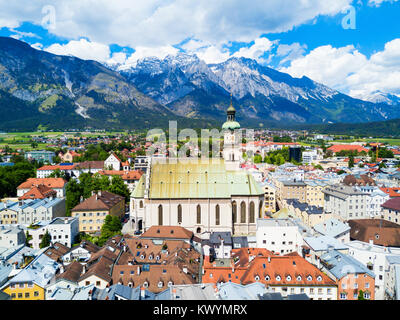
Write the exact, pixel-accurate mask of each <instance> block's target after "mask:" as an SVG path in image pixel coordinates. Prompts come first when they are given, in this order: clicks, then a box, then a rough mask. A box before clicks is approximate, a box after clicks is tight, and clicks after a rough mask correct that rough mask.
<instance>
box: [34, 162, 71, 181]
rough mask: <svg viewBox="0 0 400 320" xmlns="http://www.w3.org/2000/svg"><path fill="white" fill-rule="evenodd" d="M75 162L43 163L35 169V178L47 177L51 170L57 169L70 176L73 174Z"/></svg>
mask: <svg viewBox="0 0 400 320" xmlns="http://www.w3.org/2000/svg"><path fill="white" fill-rule="evenodd" d="M75 166H76V165H75V164H73V163H60V164H57V165H44V166H42V167H40V168H38V169H37V170H36V178H38V179H44V178H48V177H49V176H50V175H51V174H52V173H53V172H55V171H57V170H59V171H61V172H62V173H65V174H67V175H69V176H70V177H72V176H74V174H73V172H74V168H75Z"/></svg>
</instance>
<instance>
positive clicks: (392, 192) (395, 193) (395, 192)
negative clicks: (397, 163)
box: [379, 188, 400, 197]
mask: <svg viewBox="0 0 400 320" xmlns="http://www.w3.org/2000/svg"><path fill="white" fill-rule="evenodd" d="M379 189H381V190H382V191H383V192H384V193H386V194H388V195H389V196H390V197H400V188H379Z"/></svg>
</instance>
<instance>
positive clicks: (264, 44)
mask: <svg viewBox="0 0 400 320" xmlns="http://www.w3.org/2000/svg"><path fill="white" fill-rule="evenodd" d="M275 43H276V42H275V41H270V40H268V39H267V38H264V37H262V38H258V39H256V40H255V41H254V44H253V45H252V46H250V47H249V48H247V47H243V48H240V50H239V51H236V52H235V53H234V54H233V55H232V56H233V57H244V58H249V59H254V60H257V61H258V62H261V63H262V62H265V59H263V58H262V56H263V55H264V54H265V53H267V52H268V51H270V50H271V49H272V47H273V46H274V44H275Z"/></svg>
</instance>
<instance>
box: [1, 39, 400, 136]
mask: <svg viewBox="0 0 400 320" xmlns="http://www.w3.org/2000/svg"><path fill="white" fill-rule="evenodd" d="M230 94H232V99H233V104H234V106H235V108H236V110H237V118H238V120H239V121H240V123H242V124H243V125H245V126H259V125H266V126H267V125H269V124H274V125H278V126H279V125H280V126H285V125H286V124H289V123H290V124H296V123H300V124H301V123H304V124H310V123H312V124H319V123H338V122H345V123H346V122H347V123H355V122H369V121H380V120H388V119H394V118H400V99H398V100H396V98H398V97H397V96H394V95H392V96H385V99H383V98H377V99H375V100H373V99H370V100H371V101H363V100H360V99H355V98H352V97H350V96H348V95H345V94H343V93H340V92H338V91H336V90H333V89H331V88H329V87H327V86H325V85H323V84H320V83H317V82H315V81H313V80H311V79H309V78H307V77H302V78H293V77H291V76H290V75H288V74H285V73H282V72H279V71H277V70H274V69H271V68H268V67H265V66H262V65H260V64H258V63H257V62H256V61H255V60H251V59H247V58H231V59H229V60H227V61H225V62H222V63H219V64H206V63H205V62H204V61H202V60H200V59H199V58H198V57H197V56H196V55H189V54H185V53H179V54H177V55H175V56H167V57H166V58H164V59H158V58H154V57H149V58H144V59H141V60H138V61H137V62H136V63H135V64H134V65H130V66H126V65H120V66H118V65H114V66H107V65H102V64H100V63H98V62H95V61H91V60H81V59H79V58H76V57H70V56H59V55H54V54H51V53H49V52H46V51H41V50H36V49H34V48H32V47H31V46H29V45H28V44H26V43H24V42H21V41H19V40H15V39H12V38H5V37H0V112H1V114H3V117H2V120H1V121H0V129H2V130H18V129H19V130H33V129H36V128H37V127H38V126H39V125H41V126H45V127H47V128H49V129H66V128H84V127H93V128H107V129H127V128H151V127H157V126H158V127H159V126H162V127H167V126H168V120H177V121H178V125H179V127H182V126H191V127H212V126H220V124H221V121H224V119H225V118H226V113H225V112H226V109H227V107H228V105H229V103H230V99H231V98H230ZM381 95H382V94H381Z"/></svg>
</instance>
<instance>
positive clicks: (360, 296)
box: [358, 290, 365, 300]
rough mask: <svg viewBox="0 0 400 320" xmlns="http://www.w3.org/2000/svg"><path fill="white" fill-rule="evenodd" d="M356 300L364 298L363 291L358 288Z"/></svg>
mask: <svg viewBox="0 0 400 320" xmlns="http://www.w3.org/2000/svg"><path fill="white" fill-rule="evenodd" d="M358 300H365V298H364V292H363V291H362V290H360V291H359V292H358Z"/></svg>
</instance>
